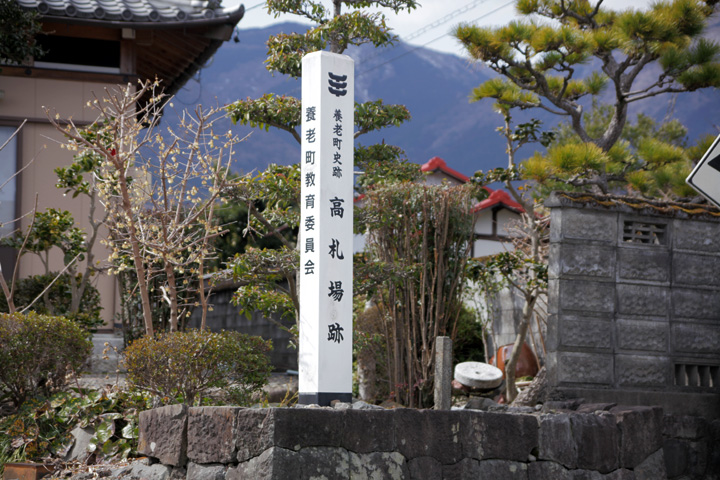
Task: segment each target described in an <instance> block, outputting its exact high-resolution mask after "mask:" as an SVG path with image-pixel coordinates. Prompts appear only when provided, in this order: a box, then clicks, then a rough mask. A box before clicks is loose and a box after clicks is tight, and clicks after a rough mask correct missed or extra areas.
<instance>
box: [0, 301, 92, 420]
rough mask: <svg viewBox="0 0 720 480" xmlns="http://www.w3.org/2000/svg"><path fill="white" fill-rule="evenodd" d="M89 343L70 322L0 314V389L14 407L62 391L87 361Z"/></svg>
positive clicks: (32, 316)
mask: <svg viewBox="0 0 720 480" xmlns="http://www.w3.org/2000/svg"><path fill="white" fill-rule="evenodd" d="M91 352H92V341H90V340H89V339H88V338H87V332H85V331H84V330H83V329H82V328H80V327H79V326H78V325H77V324H76V323H75V322H73V321H72V320H68V319H67V318H64V317H51V316H48V315H41V314H38V313H35V312H28V313H26V314H21V313H13V314H8V313H0V386H2V388H3V389H5V390H7V392H8V393H9V395H10V398H11V399H12V401H13V403H15V405H16V406H19V405H20V404H22V403H23V401H25V399H27V398H29V397H34V396H37V395H43V396H49V395H51V394H52V393H53V392H54V391H58V390H62V389H63V388H64V387H65V386H66V384H67V382H68V377H69V375H70V374H72V373H76V372H78V371H79V370H80V369H81V368H82V366H83V365H84V364H85V362H86V361H87V360H88V358H89V357H90V353H91Z"/></svg>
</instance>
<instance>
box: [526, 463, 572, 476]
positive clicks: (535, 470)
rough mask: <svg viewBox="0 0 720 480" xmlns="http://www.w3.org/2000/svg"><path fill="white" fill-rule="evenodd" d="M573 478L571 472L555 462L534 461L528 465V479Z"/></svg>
mask: <svg viewBox="0 0 720 480" xmlns="http://www.w3.org/2000/svg"><path fill="white" fill-rule="evenodd" d="M548 479H553V480H573V478H572V476H571V475H570V472H569V471H568V470H567V469H566V468H565V467H563V466H562V465H560V464H558V463H555V462H532V463H530V464H529V465H528V480H548Z"/></svg>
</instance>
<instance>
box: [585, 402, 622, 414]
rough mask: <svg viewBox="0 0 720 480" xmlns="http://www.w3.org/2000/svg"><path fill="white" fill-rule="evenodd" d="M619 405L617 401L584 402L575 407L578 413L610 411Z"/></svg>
mask: <svg viewBox="0 0 720 480" xmlns="http://www.w3.org/2000/svg"><path fill="white" fill-rule="evenodd" d="M616 406H617V403H583V404H582V405H580V406H579V407H577V408H576V409H575V411H576V412H577V413H597V412H608V411H610V409H612V408H614V407H616Z"/></svg>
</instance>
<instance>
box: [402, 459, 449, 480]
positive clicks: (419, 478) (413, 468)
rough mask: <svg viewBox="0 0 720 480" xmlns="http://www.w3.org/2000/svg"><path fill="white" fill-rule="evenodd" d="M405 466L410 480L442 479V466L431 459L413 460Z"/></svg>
mask: <svg viewBox="0 0 720 480" xmlns="http://www.w3.org/2000/svg"><path fill="white" fill-rule="evenodd" d="M407 465H408V470H409V472H410V478H411V479H412V480H425V479H426V478H442V471H443V467H442V464H441V463H440V462H438V461H437V460H435V459H434V458H432V457H417V458H413V459H412V460H410V461H409V462H407Z"/></svg>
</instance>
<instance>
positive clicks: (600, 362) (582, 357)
mask: <svg viewBox="0 0 720 480" xmlns="http://www.w3.org/2000/svg"><path fill="white" fill-rule="evenodd" d="M558 381H559V382H560V383H593V384H600V385H612V384H613V356H612V355H610V354H601V353H570V352H564V353H561V354H559V356H558Z"/></svg>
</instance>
